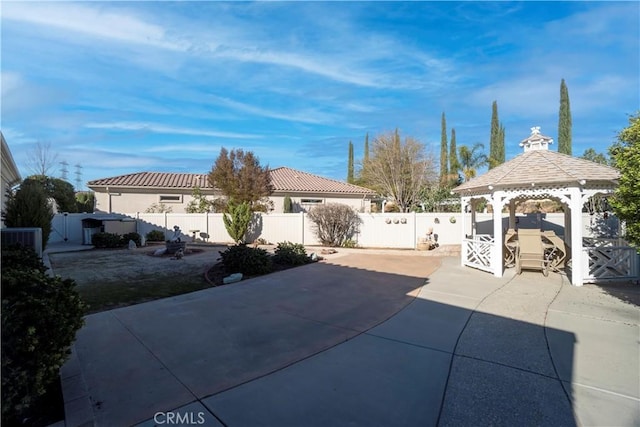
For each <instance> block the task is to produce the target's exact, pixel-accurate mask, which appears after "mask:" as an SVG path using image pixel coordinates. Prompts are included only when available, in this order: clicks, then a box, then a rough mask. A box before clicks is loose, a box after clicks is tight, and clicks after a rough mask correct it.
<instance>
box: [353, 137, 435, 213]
mask: <svg viewBox="0 0 640 427" xmlns="http://www.w3.org/2000/svg"><path fill="white" fill-rule="evenodd" d="M362 174H363V178H364V181H365V182H366V183H367V184H368V186H370V187H372V188H374V189H376V190H377V191H379V192H380V193H381V194H384V195H385V196H387V197H390V198H392V199H393V200H394V201H395V203H396V204H397V205H398V206H399V207H400V209H401V210H402V211H403V212H407V211H409V209H410V208H411V207H412V206H413V205H414V204H416V203H418V202H419V199H420V194H421V192H422V190H423V189H424V188H425V187H426V186H428V185H429V184H430V183H432V182H433V181H434V180H435V179H436V176H437V174H436V167H435V161H434V158H433V156H432V155H429V154H427V152H426V151H425V147H424V145H423V144H422V143H421V142H419V141H418V140H417V139H415V138H412V137H406V138H405V139H404V141H402V140H401V138H400V134H399V132H398V130H396V131H395V132H393V133H391V132H390V133H387V134H383V135H380V136H378V137H376V138H375V140H374V141H373V148H372V152H371V154H370V156H369V160H368V162H367V163H366V165H363V170H362Z"/></svg>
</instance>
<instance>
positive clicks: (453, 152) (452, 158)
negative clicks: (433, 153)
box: [449, 128, 460, 180]
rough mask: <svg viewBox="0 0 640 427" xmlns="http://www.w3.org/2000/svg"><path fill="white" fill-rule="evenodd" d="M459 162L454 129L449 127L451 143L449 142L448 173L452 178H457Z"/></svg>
mask: <svg viewBox="0 0 640 427" xmlns="http://www.w3.org/2000/svg"><path fill="white" fill-rule="evenodd" d="M459 170H460V162H458V152H457V148H456V130H455V129H453V128H452V129H451V143H450V144H449V174H450V175H451V178H452V180H457V178H458V177H457V175H458V171H459Z"/></svg>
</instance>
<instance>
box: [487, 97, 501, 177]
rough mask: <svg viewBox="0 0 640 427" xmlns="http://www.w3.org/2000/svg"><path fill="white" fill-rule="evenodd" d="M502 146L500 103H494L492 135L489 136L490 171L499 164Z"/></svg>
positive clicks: (492, 108) (492, 109)
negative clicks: (500, 146) (499, 115)
mask: <svg viewBox="0 0 640 427" xmlns="http://www.w3.org/2000/svg"><path fill="white" fill-rule="evenodd" d="M499 145H500V124H499V121H498V102H497V101H493V105H492V106H491V135H490V136H489V169H492V168H494V167H495V166H497V165H498V164H500V163H499V161H498V159H499V156H500V153H499V150H500V148H499Z"/></svg>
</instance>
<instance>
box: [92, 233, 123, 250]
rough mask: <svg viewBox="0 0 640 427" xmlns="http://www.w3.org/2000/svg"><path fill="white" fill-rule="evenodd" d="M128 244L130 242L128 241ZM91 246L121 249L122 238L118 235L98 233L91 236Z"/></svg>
mask: <svg viewBox="0 0 640 427" xmlns="http://www.w3.org/2000/svg"><path fill="white" fill-rule="evenodd" d="M127 242H128V240H127ZM91 244H92V245H93V246H95V247H96V248H101V249H102V248H121V247H122V246H123V243H122V236H120V235H119V234H116V233H96V234H94V235H93V236H91Z"/></svg>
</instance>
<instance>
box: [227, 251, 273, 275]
mask: <svg viewBox="0 0 640 427" xmlns="http://www.w3.org/2000/svg"><path fill="white" fill-rule="evenodd" d="M220 257H221V259H222V264H223V265H224V269H225V271H226V272H227V273H229V274H233V273H242V274H243V275H246V276H255V275H259V274H267V273H270V272H271V270H272V267H273V266H272V264H271V256H269V254H268V253H267V251H266V250H264V249H261V248H251V247H249V246H246V245H237V246H230V247H229V248H227V249H226V250H225V251H224V252H220Z"/></svg>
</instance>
